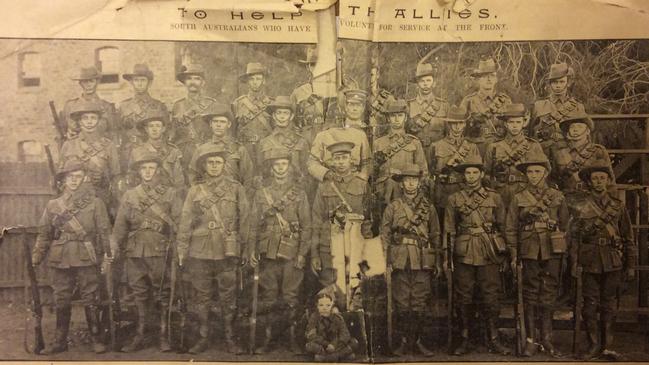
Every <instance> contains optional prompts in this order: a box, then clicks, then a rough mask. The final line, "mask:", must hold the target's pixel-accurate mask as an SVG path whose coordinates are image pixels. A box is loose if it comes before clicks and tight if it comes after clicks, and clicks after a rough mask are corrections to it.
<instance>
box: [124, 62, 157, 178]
mask: <svg viewBox="0 0 649 365" xmlns="http://www.w3.org/2000/svg"><path fill="white" fill-rule="evenodd" d="M122 77H123V78H124V80H126V81H128V82H129V83H130V84H131V87H132V88H133V93H134V95H133V97H132V98H128V99H125V100H123V101H122V102H121V103H120V104H119V107H118V111H119V113H118V116H119V128H120V141H121V143H119V145H120V152H121V154H120V160H121V161H122V170H126V169H127V167H128V158H129V156H130V155H131V150H132V149H133V148H135V146H136V145H138V144H139V143H142V142H143V141H144V140H145V139H146V138H145V137H146V135H144V134H143V133H142V131H141V130H139V129H138V128H137V123H138V121H140V120H142V119H144V118H146V117H148V116H150V115H151V113H152V112H154V113H156V114H158V115H161V116H164V118H165V120H168V119H169V116H168V114H169V111H168V110H167V106H166V105H165V104H164V103H163V102H162V101H160V100H158V99H154V98H153V97H152V96H151V95H149V88H150V87H151V83H152V82H153V72H152V71H151V70H150V69H149V66H147V65H146V64H141V63H137V64H135V65H134V66H133V72H131V73H125V74H123V75H122Z"/></svg>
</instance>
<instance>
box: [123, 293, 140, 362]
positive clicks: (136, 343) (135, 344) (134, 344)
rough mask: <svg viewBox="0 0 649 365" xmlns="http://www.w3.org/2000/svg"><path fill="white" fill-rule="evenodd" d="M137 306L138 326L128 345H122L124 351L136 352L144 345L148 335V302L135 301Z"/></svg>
mask: <svg viewBox="0 0 649 365" xmlns="http://www.w3.org/2000/svg"><path fill="white" fill-rule="evenodd" d="M135 307H136V308H137V327H136V332H135V337H133V340H132V341H131V342H130V343H129V344H128V345H126V346H124V347H122V352H135V351H138V350H141V349H142V348H143V347H144V342H145V340H146V337H145V336H144V329H145V325H146V302H135Z"/></svg>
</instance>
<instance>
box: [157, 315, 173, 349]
mask: <svg viewBox="0 0 649 365" xmlns="http://www.w3.org/2000/svg"><path fill="white" fill-rule="evenodd" d="M168 314H169V308H168V307H167V306H166V305H163V306H161V307H160V352H169V351H171V345H170V344H169V330H170V328H169V321H168V319H169V317H167V316H168Z"/></svg>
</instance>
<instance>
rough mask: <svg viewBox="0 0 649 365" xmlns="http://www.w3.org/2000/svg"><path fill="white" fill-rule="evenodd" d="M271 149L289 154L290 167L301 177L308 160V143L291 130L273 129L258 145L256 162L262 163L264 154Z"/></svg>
mask: <svg viewBox="0 0 649 365" xmlns="http://www.w3.org/2000/svg"><path fill="white" fill-rule="evenodd" d="M271 149H286V150H288V151H289V153H290V154H291V165H292V166H293V170H294V171H295V173H297V174H298V175H303V174H304V173H305V172H304V170H305V168H306V165H307V161H308V159H309V149H310V145H309V142H308V141H307V140H306V139H305V138H304V137H303V136H302V135H301V134H299V133H298V132H296V131H294V130H293V129H291V128H275V130H273V133H271V134H270V135H268V136H266V137H264V138H263V139H262V140H261V142H260V143H259V149H258V153H259V155H258V156H257V161H264V154H265V153H266V151H269V150H271Z"/></svg>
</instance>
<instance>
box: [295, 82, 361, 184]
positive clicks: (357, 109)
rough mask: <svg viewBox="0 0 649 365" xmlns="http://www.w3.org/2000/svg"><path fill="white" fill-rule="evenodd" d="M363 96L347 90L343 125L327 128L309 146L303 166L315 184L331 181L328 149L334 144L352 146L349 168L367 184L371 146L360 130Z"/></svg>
mask: <svg viewBox="0 0 649 365" xmlns="http://www.w3.org/2000/svg"><path fill="white" fill-rule="evenodd" d="M365 101H366V94H365V92H364V91H362V90H349V91H347V93H345V118H346V119H345V122H344V124H343V125H342V126H340V127H331V128H329V129H326V130H324V131H322V132H320V133H318V134H317V135H316V136H315V139H314V140H313V144H312V145H311V154H310V156H309V161H308V162H307V169H308V171H309V174H311V176H313V177H314V178H315V179H317V180H318V181H325V180H331V178H332V177H333V175H334V172H333V171H332V170H330V169H329V167H328V166H330V164H331V162H332V155H331V153H330V152H329V150H328V147H329V146H330V145H332V144H334V143H338V142H352V143H353V145H354V149H353V150H352V152H351V153H352V155H351V157H352V166H353V169H354V170H355V171H356V172H359V173H360V177H361V178H362V179H364V180H367V179H368V178H369V176H370V171H371V170H370V163H371V156H372V151H371V146H370V143H369V140H368V138H367V135H366V134H365V131H364V130H363V128H364V127H365V123H364V122H363V120H362V118H363V112H364V109H365Z"/></svg>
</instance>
